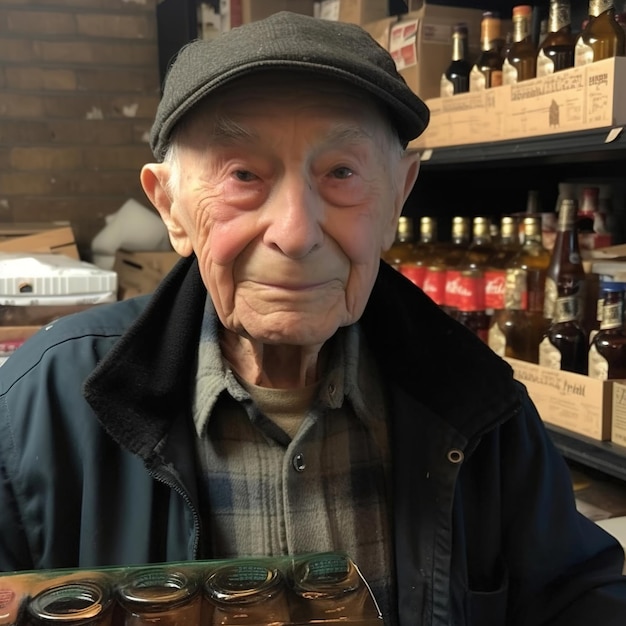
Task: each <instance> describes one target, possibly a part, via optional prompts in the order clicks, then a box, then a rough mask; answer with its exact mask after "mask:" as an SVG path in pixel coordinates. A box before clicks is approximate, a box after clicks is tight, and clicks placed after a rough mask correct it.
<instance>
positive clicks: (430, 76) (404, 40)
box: [387, 3, 483, 99]
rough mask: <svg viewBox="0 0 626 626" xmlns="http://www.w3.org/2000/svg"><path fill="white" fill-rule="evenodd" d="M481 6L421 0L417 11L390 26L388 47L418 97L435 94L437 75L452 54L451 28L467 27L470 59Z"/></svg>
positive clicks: (476, 49)
mask: <svg viewBox="0 0 626 626" xmlns="http://www.w3.org/2000/svg"><path fill="white" fill-rule="evenodd" d="M482 14H483V12H482V10H481V9H467V8H461V7H450V6H440V5H435V4H426V3H424V4H423V5H422V7H421V8H420V9H419V10H417V11H411V12H410V13H406V14H404V15H401V16H400V20H399V21H398V22H397V23H396V24H394V25H393V26H392V28H391V33H390V37H389V46H388V48H387V49H388V50H389V52H390V53H391V56H392V57H393V58H394V60H395V62H396V66H397V68H398V71H399V72H400V74H402V76H403V77H404V79H405V80H406V82H407V84H408V85H409V87H410V88H411V90H412V91H414V92H415V93H416V94H417V95H418V96H420V98H422V99H428V98H438V97H439V94H440V86H441V75H442V74H443V73H444V72H445V71H446V68H447V67H448V65H450V59H451V58H452V28H453V26H454V25H455V24H457V23H458V22H465V23H466V24H467V27H468V47H469V58H470V61H471V60H472V59H475V58H477V57H478V54H479V52H480V23H481V21H482Z"/></svg>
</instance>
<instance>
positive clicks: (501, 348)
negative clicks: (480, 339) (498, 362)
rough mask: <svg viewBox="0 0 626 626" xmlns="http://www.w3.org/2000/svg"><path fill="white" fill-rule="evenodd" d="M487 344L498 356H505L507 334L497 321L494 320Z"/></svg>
mask: <svg viewBox="0 0 626 626" xmlns="http://www.w3.org/2000/svg"><path fill="white" fill-rule="evenodd" d="M487 344H488V345H489V347H490V348H491V349H492V350H493V351H494V352H495V353H496V354H497V355H498V356H505V352H506V336H505V335H504V333H503V332H502V331H501V330H500V326H499V325H498V322H497V321H496V322H494V323H493V324H492V325H491V328H490V329H489V335H488V336H487Z"/></svg>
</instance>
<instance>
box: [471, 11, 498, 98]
mask: <svg viewBox="0 0 626 626" xmlns="http://www.w3.org/2000/svg"><path fill="white" fill-rule="evenodd" d="M501 25H502V21H501V19H500V16H499V14H498V13H495V12H493V11H485V12H484V13H483V17H482V21H481V23H480V46H481V52H480V55H479V56H478V59H477V60H476V63H474V65H473V66H472V69H471V71H470V91H482V90H483V89H489V88H490V87H498V86H499V85H501V84H502V62H503V59H502V54H501V48H502V45H503V39H502V35H501Z"/></svg>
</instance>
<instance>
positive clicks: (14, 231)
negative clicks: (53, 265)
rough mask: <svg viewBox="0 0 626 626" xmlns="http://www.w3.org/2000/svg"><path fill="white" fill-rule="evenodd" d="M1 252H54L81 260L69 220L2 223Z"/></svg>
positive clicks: (0, 234) (0, 230)
mask: <svg viewBox="0 0 626 626" xmlns="http://www.w3.org/2000/svg"><path fill="white" fill-rule="evenodd" d="M0 252H54V253H56V254H64V255H65V256H68V257H70V258H72V259H77V260H80V256H79V254H78V247H77V246H76V241H75V239H74V231H73V230H72V227H71V226H70V223H69V222H33V223H17V222H16V223H13V224H2V225H0Z"/></svg>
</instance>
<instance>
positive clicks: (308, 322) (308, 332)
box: [243, 314, 340, 346]
mask: <svg viewBox="0 0 626 626" xmlns="http://www.w3.org/2000/svg"><path fill="white" fill-rule="evenodd" d="M273 317H274V316H272V315H266V316H264V317H263V319H261V320H255V321H254V322H249V323H247V324H246V323H244V325H243V328H244V329H245V333H246V334H247V335H248V337H250V339H252V340H253V341H259V342H261V343H265V344H273V345H289V346H315V345H321V344H323V343H324V342H325V341H327V340H328V339H330V338H331V337H332V336H333V335H334V334H335V332H337V329H338V328H339V326H340V321H339V320H333V321H332V322H331V321H330V320H328V319H326V320H324V321H323V322H320V315H319V314H318V315H314V316H307V315H289V316H287V318H286V316H284V315H282V316H280V318H278V319H273ZM311 317H312V318H313V319H311Z"/></svg>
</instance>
